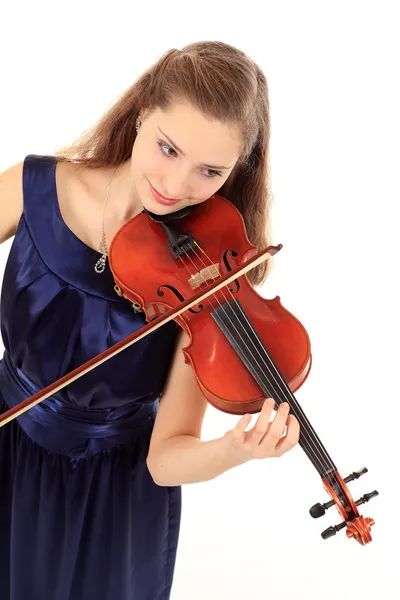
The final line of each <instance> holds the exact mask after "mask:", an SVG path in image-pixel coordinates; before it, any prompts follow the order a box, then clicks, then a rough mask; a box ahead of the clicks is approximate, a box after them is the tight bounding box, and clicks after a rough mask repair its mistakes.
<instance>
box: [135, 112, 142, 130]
mask: <svg viewBox="0 0 400 600" xmlns="http://www.w3.org/2000/svg"><path fill="white" fill-rule="evenodd" d="M141 124H142V121H141V120H140V115H139V116H138V118H137V119H136V133H137V132H138V131H139V127H140V126H141Z"/></svg>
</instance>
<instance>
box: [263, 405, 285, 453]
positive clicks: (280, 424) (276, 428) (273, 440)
mask: <svg viewBox="0 0 400 600" xmlns="http://www.w3.org/2000/svg"><path fill="white" fill-rule="evenodd" d="M289 409H290V407H289V404H288V403H287V402H282V404H280V405H279V408H278V410H277V411H276V415H275V417H274V420H273V421H272V423H271V424H270V426H269V430H268V432H267V433H266V435H265V437H264V439H263V440H262V442H264V440H265V442H266V444H268V445H270V444H272V445H273V447H275V446H276V444H277V443H278V442H279V439H280V438H281V437H282V435H283V434H284V431H285V426H286V421H287V418H288V415H289Z"/></svg>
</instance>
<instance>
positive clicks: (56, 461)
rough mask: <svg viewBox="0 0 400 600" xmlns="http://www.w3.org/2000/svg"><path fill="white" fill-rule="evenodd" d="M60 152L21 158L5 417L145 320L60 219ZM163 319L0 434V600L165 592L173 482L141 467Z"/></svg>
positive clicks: (7, 314) (5, 328) (7, 301)
mask: <svg viewBox="0 0 400 600" xmlns="http://www.w3.org/2000/svg"><path fill="white" fill-rule="evenodd" d="M55 164H56V161H55V158H54V157H51V156H39V155H29V156H27V157H26V158H25V161H24V169H23V191H24V210H23V215H22V217H21V219H20V222H19V225H18V230H17V232H16V235H15V237H14V240H13V243H12V247H11V250H10V254H9V257H8V261H7V265H6V269H5V274H4V279H3V284H2V291H1V299H0V300H1V304H0V308H1V313H0V317H1V335H2V339H3V344H4V347H5V351H4V355H3V358H2V360H1V361H0V412H5V411H6V410H8V409H9V408H11V407H13V406H15V405H16V404H18V403H20V402H21V401H22V400H25V399H26V398H28V397H30V396H32V395H33V394H34V393H35V392H36V391H38V390H41V389H43V388H44V387H45V386H47V385H48V384H50V383H52V382H53V381H55V380H57V379H59V378H60V377H61V376H62V375H64V374H66V373H68V372H70V371H72V370H73V369H74V368H76V367H78V366H79V365H81V364H83V363H84V362H86V361H87V360H89V359H90V358H92V357H94V356H96V355H97V354H99V353H100V352H102V351H103V350H105V349H106V348H108V347H110V346H112V345H113V344H115V343H116V342H118V341H119V340H121V339H123V338H125V337H126V336H127V335H129V334H130V333H132V332H133V331H135V330H137V329H138V328H141V327H143V325H144V324H145V319H144V316H143V314H140V313H135V312H134V311H133V310H132V308H131V305H130V303H129V302H128V301H127V300H125V299H124V298H120V297H119V296H117V294H116V293H115V291H114V289H113V287H114V281H113V278H112V274H111V271H110V269H109V268H108V265H107V268H106V271H104V272H103V273H102V274H97V273H95V271H94V264H95V262H96V260H97V259H98V258H99V254H98V253H97V252H96V251H94V250H93V249H91V248H89V247H88V246H87V245H86V244H84V243H83V242H82V241H81V240H80V239H79V238H78V237H76V236H75V234H74V233H73V232H72V231H71V230H70V229H69V228H68V226H67V225H66V223H65V222H64V221H63V219H62V216H61V213H60V209H59V204H58V198H57V190H56V181H55ZM176 334H177V325H176V324H175V323H174V322H170V323H168V324H166V325H164V326H163V327H161V328H159V329H158V330H157V331H155V332H154V333H153V334H150V335H148V336H147V337H145V338H143V340H141V341H139V342H137V343H136V344H133V345H132V346H130V347H129V348H127V349H126V350H124V351H122V352H120V353H119V354H117V355H116V356H114V357H113V358H111V359H109V360H108V361H106V362H104V363H103V364H102V365H100V366H98V367H96V368H95V369H93V370H92V371H90V372H89V373H87V374H86V375H83V376H82V377H81V378H79V379H77V380H76V381H74V382H73V383H71V384H69V385H68V386H67V387H65V388H63V389H62V390H60V391H59V392H57V393H56V394H54V396H52V397H51V398H48V399H47V400H44V401H43V402H42V403H40V404H38V405H36V407H34V408H32V409H30V410H29V411H27V412H25V413H24V414H23V415H21V416H20V417H18V419H14V420H13V421H11V422H10V423H8V424H6V425H4V426H3V427H1V428H0V600H167V599H168V598H170V591H171V585H172V579H173V572H174V567H175V559H176V552H177V544H178V535H179V527H180V517H181V487H180V486H177V487H165V486H158V485H156V484H155V483H154V482H153V480H152V478H151V476H150V474H149V472H148V469H147V466H146V456H147V452H148V447H149V441H150V437H151V432H152V428H153V425H154V418H155V414H156V412H157V408H158V404H159V399H160V395H161V392H162V389H163V386H164V383H165V380H166V376H167V373H168V369H169V366H170V360H171V355H172V352H173V349H174V345H175V342H176Z"/></svg>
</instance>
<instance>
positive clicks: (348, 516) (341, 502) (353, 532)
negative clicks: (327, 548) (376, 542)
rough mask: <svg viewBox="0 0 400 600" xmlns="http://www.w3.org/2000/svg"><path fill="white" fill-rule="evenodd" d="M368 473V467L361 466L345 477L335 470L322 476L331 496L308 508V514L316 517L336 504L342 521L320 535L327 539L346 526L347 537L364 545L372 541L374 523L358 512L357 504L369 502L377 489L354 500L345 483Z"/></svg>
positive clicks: (376, 494) (375, 494)
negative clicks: (329, 498) (322, 502)
mask: <svg viewBox="0 0 400 600" xmlns="http://www.w3.org/2000/svg"><path fill="white" fill-rule="evenodd" d="M365 473H368V469H367V468H366V467H363V468H362V469H360V470H359V471H354V472H353V473H351V475H348V477H345V479H342V478H341V476H340V475H339V473H338V472H337V471H334V472H331V473H329V474H327V475H326V476H325V477H323V478H322V482H323V485H324V487H325V489H326V491H327V492H328V494H329V495H330V497H331V498H332V500H330V501H329V502H325V503H324V504H321V503H319V502H318V503H317V504H314V506H312V507H311V508H310V511H309V512H310V515H311V516H312V517H313V518H314V519H318V518H319V517H322V516H323V515H324V514H325V511H326V509H328V508H330V507H331V506H336V508H337V510H338V512H339V513H340V515H341V517H342V518H343V521H342V522H341V523H339V524H338V525H332V526H331V527H328V528H327V529H325V530H324V531H323V532H322V533H321V537H322V539H324V540H327V539H328V538H330V537H333V536H334V535H336V533H337V532H338V531H340V530H341V529H343V528H344V527H347V529H346V535H347V537H348V538H349V539H351V538H354V539H355V540H356V541H357V542H358V543H359V544H361V545H362V546H365V545H366V544H368V543H369V542H371V541H372V537H371V527H372V525H374V524H375V521H374V520H373V519H371V518H369V517H367V518H365V517H363V516H362V515H360V514H359V512H358V510H357V506H360V504H364V503H365V502H369V500H371V498H374V497H375V496H378V491H377V490H374V491H373V492H370V493H369V494H364V496H361V498H359V499H358V500H356V501H354V500H353V498H352V496H351V494H350V492H349V490H348V488H347V485H346V484H347V483H348V482H349V481H353V479H358V478H359V477H361V475H364V474H365Z"/></svg>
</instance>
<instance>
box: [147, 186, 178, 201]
mask: <svg viewBox="0 0 400 600" xmlns="http://www.w3.org/2000/svg"><path fill="white" fill-rule="evenodd" d="M149 185H150V190H151V193H152V194H153V196H154V199H155V200H157V202H159V203H160V204H164V206H172V205H173V204H178V202H180V200H172V199H168V198H165V197H164V196H162V195H161V194H160V193H159V192H157V190H156V189H155V188H153V186H152V185H151V183H150V184H149Z"/></svg>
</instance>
